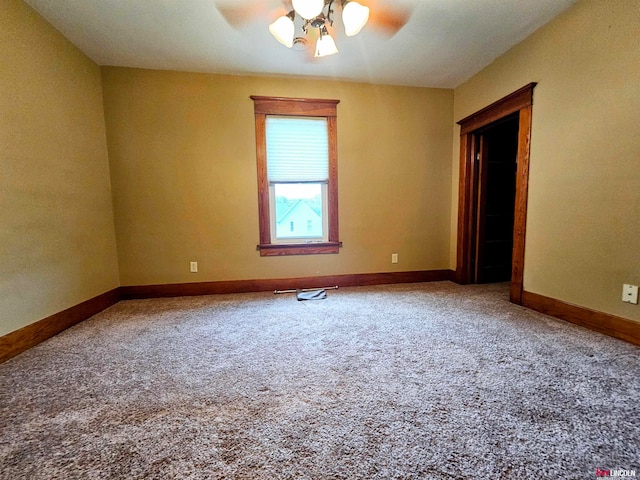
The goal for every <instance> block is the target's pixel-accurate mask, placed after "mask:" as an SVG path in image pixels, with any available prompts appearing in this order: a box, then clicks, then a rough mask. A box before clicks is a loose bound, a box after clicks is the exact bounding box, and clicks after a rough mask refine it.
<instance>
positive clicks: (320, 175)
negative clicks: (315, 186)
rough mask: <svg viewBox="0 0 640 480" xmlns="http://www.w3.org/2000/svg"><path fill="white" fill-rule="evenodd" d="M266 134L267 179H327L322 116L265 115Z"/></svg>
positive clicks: (307, 180) (324, 132) (327, 160)
mask: <svg viewBox="0 0 640 480" xmlns="http://www.w3.org/2000/svg"><path fill="white" fill-rule="evenodd" d="M266 135H267V179H268V180H269V183H278V182H326V181H328V179H329V132H328V130H327V119H326V118H315V117H314V118H310V117H278V116H267V119H266Z"/></svg>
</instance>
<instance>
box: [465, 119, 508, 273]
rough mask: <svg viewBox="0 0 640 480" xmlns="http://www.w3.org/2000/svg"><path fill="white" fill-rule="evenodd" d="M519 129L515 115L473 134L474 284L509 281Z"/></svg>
mask: <svg viewBox="0 0 640 480" xmlns="http://www.w3.org/2000/svg"><path fill="white" fill-rule="evenodd" d="M518 129H519V119H518V115H517V114H514V115H510V116H508V117H504V118H502V119H500V120H498V121H496V122H494V123H491V124H489V125H487V126H486V127H483V128H482V129H479V130H477V131H476V132H474V135H475V139H474V140H475V144H476V145H477V154H476V162H477V168H476V170H475V172H476V177H477V178H476V179H475V183H476V186H477V189H476V191H477V196H476V199H475V200H476V201H475V204H476V205H475V209H474V225H475V232H474V242H473V243H474V252H473V255H472V262H473V266H472V274H473V278H472V281H473V282H474V283H494V282H508V281H510V280H511V271H512V256H513V229H514V207H515V197H516V171H517V157H518Z"/></svg>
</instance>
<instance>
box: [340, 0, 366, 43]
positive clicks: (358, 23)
mask: <svg viewBox="0 0 640 480" xmlns="http://www.w3.org/2000/svg"><path fill="white" fill-rule="evenodd" d="M368 20H369V7H365V6H363V5H360V4H359V3H358V2H349V3H347V4H346V5H345V6H344V8H343V9H342V23H344V32H345V33H346V34H347V36H348V37H353V36H354V35H355V34H357V33H358V32H359V31H360V30H362V27H364V26H365V25H366V24H367V21H368Z"/></svg>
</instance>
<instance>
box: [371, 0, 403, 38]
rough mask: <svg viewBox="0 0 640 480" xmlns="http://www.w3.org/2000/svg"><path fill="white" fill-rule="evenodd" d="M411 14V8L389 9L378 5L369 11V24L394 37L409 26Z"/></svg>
mask: <svg viewBox="0 0 640 480" xmlns="http://www.w3.org/2000/svg"><path fill="white" fill-rule="evenodd" d="M411 13H412V11H411V10H410V9H409V8H402V9H400V8H387V7H384V6H382V5H380V3H377V4H376V5H375V6H374V7H371V9H370V11H369V23H370V24H371V25H372V26H374V27H375V28H377V29H379V30H382V31H383V32H384V33H386V34H387V35H391V36H392V35H395V34H396V33H398V31H399V30H400V29H401V28H402V27H404V26H405V25H406V24H407V22H408V21H409V18H411Z"/></svg>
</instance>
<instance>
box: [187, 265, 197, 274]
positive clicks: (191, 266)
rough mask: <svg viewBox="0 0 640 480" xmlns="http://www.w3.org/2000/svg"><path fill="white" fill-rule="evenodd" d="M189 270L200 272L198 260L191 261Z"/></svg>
mask: <svg viewBox="0 0 640 480" xmlns="http://www.w3.org/2000/svg"><path fill="white" fill-rule="evenodd" d="M189 270H190V271H191V273H198V262H190V263H189Z"/></svg>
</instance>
